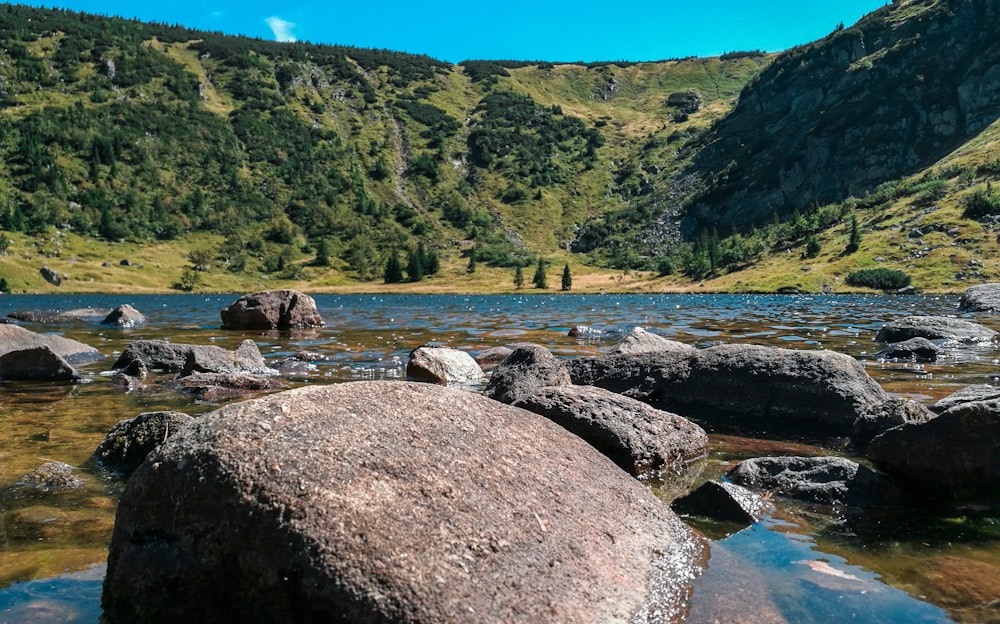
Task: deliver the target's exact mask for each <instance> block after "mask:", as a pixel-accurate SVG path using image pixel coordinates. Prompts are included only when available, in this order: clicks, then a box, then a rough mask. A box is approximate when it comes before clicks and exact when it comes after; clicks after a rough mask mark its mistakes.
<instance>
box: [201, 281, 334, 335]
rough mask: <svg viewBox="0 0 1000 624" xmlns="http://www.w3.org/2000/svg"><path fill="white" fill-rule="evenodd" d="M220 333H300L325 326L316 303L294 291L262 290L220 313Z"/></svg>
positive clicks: (246, 296)
mask: <svg viewBox="0 0 1000 624" xmlns="http://www.w3.org/2000/svg"><path fill="white" fill-rule="evenodd" d="M220 314H221V316H222V327H223V329H282V330H286V329H303V328H308V327H323V326H325V325H326V322H324V321H323V317H322V316H320V314H319V311H318V310H317V309H316V301H315V300H314V299H313V298H312V297H310V296H309V295H306V294H303V293H300V292H298V291H296V290H265V291H262V292H257V293H252V294H248V295H243V296H242V297H240V298H239V299H237V300H236V301H235V302H233V303H232V304H230V305H229V307H228V308H226V309H224V310H222V311H221V313H220Z"/></svg>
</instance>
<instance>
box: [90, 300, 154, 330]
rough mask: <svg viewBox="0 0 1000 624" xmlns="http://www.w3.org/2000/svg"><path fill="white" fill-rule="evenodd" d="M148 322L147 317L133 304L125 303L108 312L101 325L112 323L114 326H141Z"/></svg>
mask: <svg viewBox="0 0 1000 624" xmlns="http://www.w3.org/2000/svg"><path fill="white" fill-rule="evenodd" d="M145 324H146V317H145V316H143V315H142V312H139V311H138V310H136V309H135V308H133V307H132V306H130V305H129V304H127V303H124V304H122V305H120V306H118V307H117V308H115V309H114V310H112V311H111V313H110V314H108V315H107V316H106V317H105V318H104V320H103V321H101V325H111V326H113V327H125V328H132V327H141V326H143V325H145Z"/></svg>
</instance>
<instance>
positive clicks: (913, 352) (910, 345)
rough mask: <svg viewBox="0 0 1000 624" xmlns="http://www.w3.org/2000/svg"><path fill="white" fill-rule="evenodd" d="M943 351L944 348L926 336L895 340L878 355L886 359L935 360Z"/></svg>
mask: <svg viewBox="0 0 1000 624" xmlns="http://www.w3.org/2000/svg"><path fill="white" fill-rule="evenodd" d="M942 352H943V349H941V348H940V347H938V346H937V345H936V344H934V343H933V342H931V341H930V340H928V339H926V338H910V339H909V340H904V341H902V342H893V343H891V344H890V345H889V346H887V347H886V348H885V349H882V350H881V351H879V352H878V353H877V354H876V355H877V356H879V357H881V358H884V359H886V360H916V361H918V362H934V361H936V360H937V357H938V355H940V354H941V353H942Z"/></svg>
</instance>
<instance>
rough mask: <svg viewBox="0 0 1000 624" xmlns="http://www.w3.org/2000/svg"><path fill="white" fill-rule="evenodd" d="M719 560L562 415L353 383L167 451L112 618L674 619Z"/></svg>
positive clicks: (135, 503)
mask: <svg viewBox="0 0 1000 624" xmlns="http://www.w3.org/2000/svg"><path fill="white" fill-rule="evenodd" d="M444 441H446V443H443V442H444ZM248 545H252V546H253V547H252V548H248ZM706 554H707V550H706V547H705V543H704V541H703V539H702V538H699V537H697V536H696V535H695V534H694V533H693V531H691V530H690V529H688V528H687V527H686V526H685V525H684V524H683V523H682V522H681V521H680V520H679V519H678V518H677V517H676V516H675V515H674V514H673V512H671V511H670V510H669V508H667V507H666V506H665V505H664V504H663V503H661V502H660V501H659V500H658V499H657V498H656V497H655V496H653V495H652V494H651V493H650V491H649V490H648V489H647V488H646V487H644V486H643V485H642V484H641V483H640V482H638V481H637V480H635V479H633V478H631V477H629V476H628V475H627V474H626V473H625V472H623V471H621V470H619V469H618V468H617V467H616V466H615V465H614V464H613V463H612V462H611V461H609V460H608V459H607V458H605V457H603V456H602V455H600V454H599V453H597V452H596V451H595V450H593V449H592V448H590V447H589V446H588V445H587V444H586V443H585V442H583V441H582V440H580V439H579V438H577V437H576V436H573V435H572V434H570V433H568V432H566V431H565V430H564V429H562V428H560V427H558V426H557V425H555V424H554V423H551V422H550V421H548V420H546V419H544V418H541V417H539V416H537V415H535V414H531V413H530V412H527V411H524V410H520V409H517V408H513V407H510V406H506V405H502V404H500V403H497V402H495V401H490V400H488V399H485V398H484V397H482V396H479V395H476V394H473V393H469V392H463V391H458V390H453V389H449V388H447V387H442V386H437V385H432V384H414V383H406V382H356V383H344V384H333V385H327V386H310V387H304V388H299V389H296V390H291V391H288V392H284V393H280V394H276V395H272V396H269V397H265V398H261V399H256V400H253V401H245V402H241V403H235V404H231V405H228V406H226V407H224V408H222V409H220V410H218V411H216V412H214V413H212V414H209V415H207V416H204V417H201V418H199V419H197V420H196V421H195V422H194V423H192V424H191V425H190V426H188V427H186V428H184V430H183V431H181V432H180V433H179V434H178V435H176V436H173V437H171V438H170V439H169V440H167V442H166V443H165V444H163V445H162V446H161V447H160V448H159V449H157V450H156V451H154V452H153V454H151V455H150V456H149V457H148V458H147V460H146V461H145V462H144V463H143V464H142V465H141V466H140V467H139V469H138V470H136V472H135V473H134V474H133V475H132V478H131V479H130V480H129V482H128V484H127V486H126V489H125V492H124V494H123V495H122V498H121V502H120V505H119V507H118V515H117V520H116V523H115V531H114V536H113V538H112V541H111V546H110V549H109V556H108V569H107V575H106V578H105V582H104V592H103V597H102V606H103V608H104V615H105V617H106V618H107V619H108V621H109V622H111V623H120V622H134V621H143V622H178V621H191V620H198V621H255V622H276V623H285V622H314V621H343V622H401V621H406V622H411V623H414V624H419V623H424V622H426V623H430V622H435V623H438V622H440V623H444V624H449V623H458V622H463V623H466V622H467V623H471V624H476V623H480V622H481V623H493V622H504V621H512V622H542V621H551V622H560V623H564V624H574V623H578V622H602V623H603V622H608V623H614V622H634V621H642V622H646V621H653V617H654V614H655V616H656V617H657V618H658V619H657V621H661V620H662V621H667V622H669V621H679V620H680V619H681V618H682V617H683V613H684V611H685V608H686V607H685V605H684V601H685V598H686V596H687V594H688V592H689V591H690V582H691V579H692V578H693V577H694V575H695V574H696V573H697V571H698V567H699V566H700V565H701V563H702V557H704V556H705V555H706Z"/></svg>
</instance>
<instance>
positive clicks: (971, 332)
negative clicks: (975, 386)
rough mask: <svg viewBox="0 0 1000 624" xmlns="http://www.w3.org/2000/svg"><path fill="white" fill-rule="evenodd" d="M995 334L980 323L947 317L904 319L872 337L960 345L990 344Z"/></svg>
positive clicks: (887, 326) (886, 326)
mask: <svg viewBox="0 0 1000 624" xmlns="http://www.w3.org/2000/svg"><path fill="white" fill-rule="evenodd" d="M997 336H1000V334H997V332H995V331H993V330H992V329H989V328H988V327H983V326H982V325H980V324H979V323H973V322H971V321H964V320H962V319H957V318H952V317H950V316H906V317H903V318H901V319H896V320H895V321H892V322H890V323H886V324H885V326H884V327H882V329H880V330H878V333H877V334H876V335H875V340H876V342H902V341H904V340H909V339H910V338H926V339H927V340H947V341H951V342H958V343H962V344H979V343H987V342H993V341H995V340H996V339H997Z"/></svg>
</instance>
